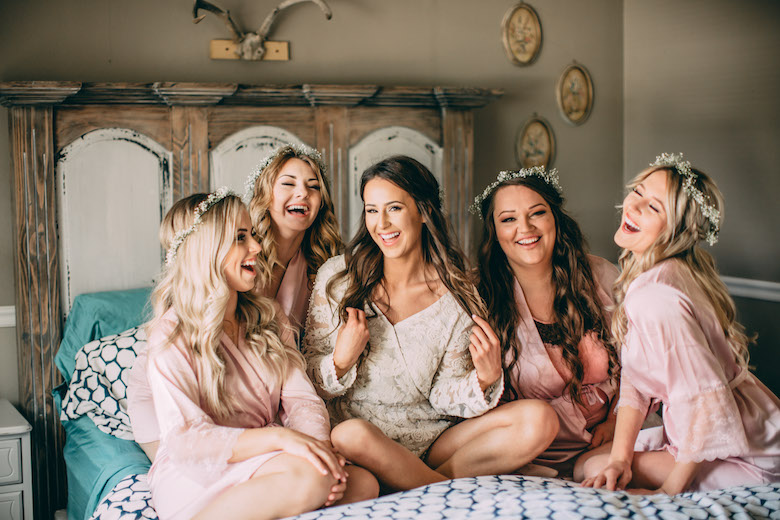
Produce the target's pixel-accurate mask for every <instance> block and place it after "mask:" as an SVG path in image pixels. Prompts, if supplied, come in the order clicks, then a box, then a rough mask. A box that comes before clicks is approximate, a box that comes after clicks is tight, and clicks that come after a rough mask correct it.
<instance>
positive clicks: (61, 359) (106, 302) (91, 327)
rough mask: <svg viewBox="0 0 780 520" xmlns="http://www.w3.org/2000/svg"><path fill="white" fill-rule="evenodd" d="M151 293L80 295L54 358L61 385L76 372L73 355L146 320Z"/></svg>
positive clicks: (74, 304) (149, 315)
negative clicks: (60, 377)
mask: <svg viewBox="0 0 780 520" xmlns="http://www.w3.org/2000/svg"><path fill="white" fill-rule="evenodd" d="M151 292H152V289H151V288H149V287H147V288H143V289H127V290H123V291H106V292H98V293H88V294H80V295H79V296H76V299H75V300H74V301H73V307H72V308H71V309H70V313H69V314H68V319H67V320H66V321H65V331H64V332H63V334H62V342H61V343H60V348H59V350H58V351H57V355H56V356H55V358H54V363H55V364H56V365H57V368H58V369H59V370H60V373H61V374H62V377H63V378H64V379H65V381H66V382H67V381H70V380H71V377H72V376H73V370H74V369H75V368H76V353H77V352H78V351H79V349H80V348H81V347H83V346H84V345H86V344H87V343H89V342H90V341H93V340H96V339H99V338H102V337H104V336H108V335H111V334H119V333H120V332H122V331H124V330H127V329H129V328H132V327H137V326H139V325H141V324H142V323H144V322H146V321H148V320H149V318H150V317H151V307H150V305H149V296H150V295H151Z"/></svg>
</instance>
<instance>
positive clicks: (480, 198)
mask: <svg viewBox="0 0 780 520" xmlns="http://www.w3.org/2000/svg"><path fill="white" fill-rule="evenodd" d="M532 175H535V176H537V177H541V179H542V180H543V181H544V182H546V183H547V184H549V185H550V186H552V187H553V188H555V190H556V191H557V192H558V193H561V191H562V189H561V183H560V178H559V177H558V170H556V169H555V168H553V169H552V170H549V171H548V170H545V168H544V166H533V167H531V168H522V169H520V170H503V171H501V172H499V174H498V177H497V178H496V180H495V182H492V183H490V184H488V185H487V187H486V188H485V190H484V191H483V192H482V194H481V195H477V196H476V197H474V203H473V204H472V205H471V206H470V207H469V211H470V212H471V214H473V215H479V218H482V211H481V209H482V202H484V201H485V199H487V198H488V197H489V196H490V194H491V193H493V190H495V189H496V188H497V187H498V185H499V184H501V183H502V182H506V181H508V180H512V179H517V178H525V177H530V176H532Z"/></svg>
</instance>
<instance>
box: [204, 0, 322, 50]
mask: <svg viewBox="0 0 780 520" xmlns="http://www.w3.org/2000/svg"><path fill="white" fill-rule="evenodd" d="M302 2H312V3H314V4H317V6H318V7H319V8H320V9H321V10H322V12H323V13H325V17H326V18H327V19H328V20H330V19H331V17H332V16H333V13H332V12H331V10H330V7H329V6H328V4H326V3H325V1H324V0H283V1H282V3H280V4H279V5H278V6H276V7H275V8H274V9H273V10H272V11H271V12H270V13H269V14H268V16H266V17H265V20H264V21H263V25H261V26H260V29H258V30H257V32H243V31H242V30H241V29H239V28H238V25H236V22H234V21H233V18H231V17H230V11H228V10H226V9H222V8H220V7H217V6H216V5H214V4H212V3H211V2H207V1H206V0H195V5H194V6H193V8H192V18H193V20H192V23H198V22H200V21H201V20H203V19H204V18H205V17H206V15H205V14H202V15H200V16H198V11H199V10H201V9H203V10H204V11H208V12H210V13H214V14H215V15H217V16H218V17H220V18H222V20H223V21H224V22H225V23H226V24H227V26H228V29H230V32H231V34H232V35H233V41H234V42H236V43H237V44H238V48H237V50H236V53H237V54H238V56H239V57H240V58H241V59H244V60H261V59H263V55H264V54H265V41H266V40H267V39H268V33H269V32H270V30H271V26H272V25H273V23H274V20H275V19H276V17H277V15H278V14H279V13H280V12H281V11H282V10H284V9H287V8H288V7H290V6H293V5H295V4H300V3H302Z"/></svg>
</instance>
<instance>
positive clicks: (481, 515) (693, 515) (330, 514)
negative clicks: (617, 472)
mask: <svg viewBox="0 0 780 520" xmlns="http://www.w3.org/2000/svg"><path fill="white" fill-rule="evenodd" d="M258 506H259V507H262V506H261V505H260V504H258ZM119 518H121V519H123V520H124V519H127V520H133V519H153V518H157V515H156V513H154V510H153V506H152V503H151V493H150V492H149V486H148V483H147V481H146V475H130V476H128V477H126V478H125V479H123V480H122V481H121V482H119V484H117V485H116V486H115V487H114V489H113V490H112V492H111V493H109V494H108V495H107V496H106V497H105V498H104V499H103V500H102V501H101V503H100V504H99V505H98V507H97V509H96V510H95V513H94V515H93V516H92V518H91V520H114V519H119ZM295 518H297V519H298V520H357V519H361V520H363V519H366V518H370V519H402V518H403V519H414V520H437V519H441V520H445V519H451V518H453V519H454V518H464V519H485V520H487V519H496V518H498V519H510V518H511V519H518V518H552V519H561V520H580V519H583V520H584V519H593V518H598V519H607V520H609V519H624V518H660V519H663V520H685V519H706V518H716V519H721V518H722V519H726V518H734V519H743V518H772V519H780V484H779V483H775V484H768V485H763V486H741V487H734V488H729V489H725V490H719V491H708V492H706V493H683V494H681V495H676V496H673V497H670V496H667V495H630V494H628V493H625V492H621V491H618V492H614V491H606V490H601V489H591V488H583V487H580V486H579V485H578V484H575V483H572V482H567V481H563V480H559V479H548V478H542V477H523V476H518V475H499V476H486V477H475V478H461V479H456V480H448V481H446V482H438V483H436V484H431V485H428V486H424V487H421V488H417V489H413V490H411V491H405V492H403V493H394V494H392V495H386V496H383V497H379V498H377V499H375V500H368V501H365V502H358V503H357V504H349V505H346V506H339V507H331V508H328V509H321V510H318V511H312V512H311V513H305V514H303V515H299V516H297V517H295Z"/></svg>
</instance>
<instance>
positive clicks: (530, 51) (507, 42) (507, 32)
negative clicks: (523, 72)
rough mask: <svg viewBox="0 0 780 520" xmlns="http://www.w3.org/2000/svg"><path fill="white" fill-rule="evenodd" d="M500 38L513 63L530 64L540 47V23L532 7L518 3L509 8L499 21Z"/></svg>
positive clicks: (537, 54) (534, 59)
mask: <svg viewBox="0 0 780 520" xmlns="http://www.w3.org/2000/svg"><path fill="white" fill-rule="evenodd" d="M501 40H502V41H503V43H504V50H505V51H506V55H507V58H509V60H510V61H511V62H512V63H514V64H515V65H520V66H524V65H530V64H531V63H533V62H534V61H536V58H537V57H538V56H539V51H540V50H541V48H542V25H541V23H539V16H538V15H537V14H536V11H534V8H533V7H531V6H530V5H528V4H526V3H523V2H521V3H519V4H517V5H515V6H514V7H512V8H511V9H509V11H507V12H506V14H505V15H504V20H503V21H502V22H501Z"/></svg>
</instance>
